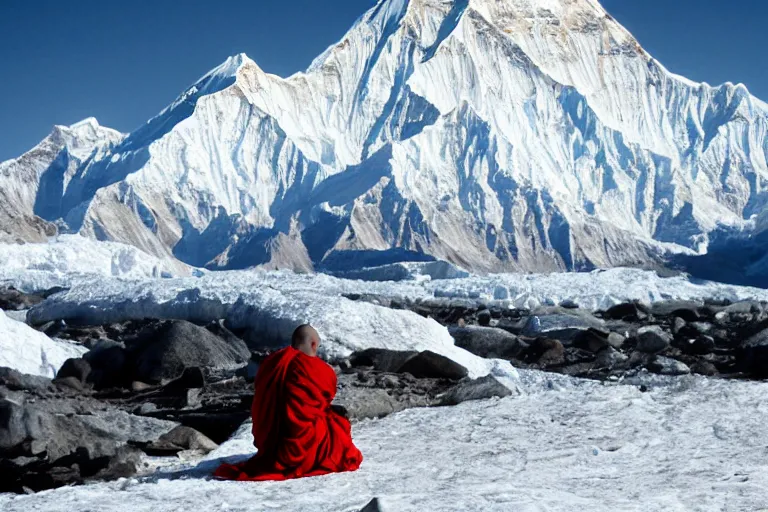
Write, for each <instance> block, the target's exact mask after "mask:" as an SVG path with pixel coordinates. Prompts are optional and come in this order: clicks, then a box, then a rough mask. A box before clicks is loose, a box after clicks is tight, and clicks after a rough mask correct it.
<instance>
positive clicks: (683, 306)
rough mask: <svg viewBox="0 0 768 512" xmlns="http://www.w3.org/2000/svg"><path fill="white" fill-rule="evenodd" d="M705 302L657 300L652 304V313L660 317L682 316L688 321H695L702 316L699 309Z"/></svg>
mask: <svg viewBox="0 0 768 512" xmlns="http://www.w3.org/2000/svg"><path fill="white" fill-rule="evenodd" d="M703 306H704V303H703V302H697V301H691V300H668V301H663V302H656V303H654V304H653V305H652V306H651V314H653V316H656V317H659V316H663V317H675V316H677V317H680V318H682V319H683V320H685V321H686V322H695V321H697V320H698V319H699V318H700V315H699V309H700V308H702V307H703Z"/></svg>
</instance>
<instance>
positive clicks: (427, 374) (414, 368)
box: [397, 350, 469, 380]
mask: <svg viewBox="0 0 768 512" xmlns="http://www.w3.org/2000/svg"><path fill="white" fill-rule="evenodd" d="M397 373H410V374H411V375H413V376H414V377H416V378H429V379H452V380H459V379H463V378H464V377H466V376H467V374H468V373H469V372H468V371H467V369H466V368H464V367H463V366H462V365H460V364H459V363H457V362H455V361H453V360H451V359H449V358H447V357H445V356H443V355H440V354H436V353H435V352H432V351H430V350H425V351H423V352H419V353H418V354H417V355H415V356H413V357H411V358H410V359H408V360H407V361H406V362H405V363H404V364H403V366H401V367H400V369H399V370H398V372H397Z"/></svg>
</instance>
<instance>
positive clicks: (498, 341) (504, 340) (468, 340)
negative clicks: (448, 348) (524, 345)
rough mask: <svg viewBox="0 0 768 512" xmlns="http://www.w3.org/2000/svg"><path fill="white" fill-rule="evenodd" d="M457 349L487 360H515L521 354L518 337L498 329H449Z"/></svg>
mask: <svg viewBox="0 0 768 512" xmlns="http://www.w3.org/2000/svg"><path fill="white" fill-rule="evenodd" d="M449 331H450V333H451V336H453V339H454V341H455V344H456V346H457V347H461V348H463V349H465V350H468V351H469V352H472V353H473V354H475V355H477V356H480V357H486V358H500V359H514V358H516V357H517V356H518V354H519V353H520V349H521V346H520V343H519V341H518V338H517V336H515V335H514V334H511V333H509V332H507V331H505V330H504V329H499V328H496V327H478V326H468V327H464V328H453V329H449Z"/></svg>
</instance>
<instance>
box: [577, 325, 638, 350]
mask: <svg viewBox="0 0 768 512" xmlns="http://www.w3.org/2000/svg"><path fill="white" fill-rule="evenodd" d="M624 341H625V339H624V336H622V335H621V334H617V333H615V332H609V333H606V332H605V331H602V330H599V329H588V330H586V331H584V332H582V333H581V334H579V335H578V336H577V337H576V338H575V339H574V340H573V346H574V347H577V348H581V349H583V350H588V351H589V352H592V353H597V352H599V351H601V350H603V349H604V348H606V347H613V348H621V346H622V345H623V344H624Z"/></svg>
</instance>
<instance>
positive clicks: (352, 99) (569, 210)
mask: <svg viewBox="0 0 768 512" xmlns="http://www.w3.org/2000/svg"><path fill="white" fill-rule="evenodd" d="M85 125H86V126H88V127H90V128H88V129H87V130H85V131H87V133H85V134H83V135H77V134H78V133H80V131H82V130H83V127H82V126H80V127H77V128H75V127H73V128H72V129H71V130H70V131H72V133H74V134H75V135H77V136H78V137H82V141H83V143H82V144H80V145H79V146H78V147H79V148H80V150H73V149H72V148H71V147H70V146H72V144H70V146H67V145H66V144H65V145H64V146H62V145H61V144H53V143H52V142H51V141H50V140H48V141H47V142H44V144H43V145H44V146H46V148H47V149H46V148H43V149H41V148H40V147H38V148H36V149H35V150H33V151H32V152H30V153H28V154H26V155H24V156H23V157H21V158H20V159H17V160H15V161H11V163H10V164H9V163H7V162H6V163H4V164H1V165H2V167H0V170H2V172H0V177H2V178H1V179H3V180H5V181H4V182H3V183H2V184H0V185H2V186H1V187H0V189H1V190H3V191H4V193H5V194H6V195H8V193H9V192H8V191H11V193H12V194H14V195H13V198H12V199H5V200H4V199H3V198H1V197H0V204H3V205H6V204H7V203H13V202H14V201H15V202H17V203H18V204H19V205H21V206H19V211H18V212H17V213H15V215H17V216H18V215H23V216H24V218H28V219H32V218H34V219H36V220H37V221H39V222H42V223H55V224H56V225H57V226H59V227H60V228H61V229H62V230H64V231H70V232H77V233H80V234H83V235H85V236H87V237H91V238H94V239H97V240H110V241H117V242H122V243H126V244H130V245H133V246H136V247H137V248H139V249H141V250H142V251H145V252H147V253H149V254H152V255H154V256H156V257H159V258H170V257H173V258H176V259H178V260H180V261H182V262H184V263H186V264H189V265H192V266H196V267H207V268H209V269H216V270H230V269H242V268H248V267H253V266H262V267H265V268H269V269H275V268H289V269H294V270H299V271H311V270H324V271H331V272H346V271H350V270H354V269H357V268H361V267H368V266H374V265H382V264H391V263H397V262H402V261H433V260H441V261H446V262H449V263H451V264H454V265H458V266H459V267H462V268H464V269H466V270H469V271H471V272H473V273H489V272H516V271H524V272H540V273H541V272H553V271H571V270H578V271H580V270H591V269H594V268H606V267H617V266H639V267H648V266H651V267H652V266H654V265H658V264H662V265H673V266H683V267H686V266H690V268H692V269H694V271H696V272H699V271H701V273H703V274H704V276H705V277H708V278H712V279H720V278H722V279H723V280H730V281H738V282H740V283H741V284H748V283H750V282H756V283H762V282H763V281H760V279H761V276H762V275H764V274H765V275H768V272H766V269H768V265H765V264H764V263H761V262H757V263H755V262H754V261H743V262H739V263H738V264H735V265H734V267H735V268H733V269H732V271H731V272H730V273H718V271H717V268H716V267H718V265H717V264H716V263H711V262H710V260H707V259H703V260H702V259H700V258H701V257H702V256H706V254H707V251H708V249H709V248H710V245H713V246H717V247H720V246H718V245H717V243H718V241H720V240H723V239H725V238H727V237H734V236H737V237H740V238H739V240H743V241H744V244H745V245H747V246H749V244H750V243H751V240H752V239H753V238H754V237H753V235H758V234H760V233H762V232H763V228H762V226H764V225H765V223H764V222H762V221H761V220H760V219H761V218H762V216H761V214H763V212H765V208H764V205H765V199H766V193H765V189H766V183H768V181H767V179H768V163H767V160H768V137H767V136H766V135H767V132H768V106H767V105H766V104H765V103H763V102H762V101H760V100H758V99H756V98H754V97H753V96H751V95H750V94H749V92H748V91H747V89H746V88H745V87H744V86H743V85H734V84H730V83H727V84H724V85H722V86H719V87H712V86H709V85H707V84H699V83H694V82H692V81H690V80H687V79H685V78H683V77H680V76H677V75H675V74H672V73H670V72H669V71H667V70H666V69H665V68H664V67H663V66H662V65H661V64H660V63H659V62H658V61H656V60H655V59H654V58H653V57H652V56H650V55H649V54H648V53H647V52H646V51H645V50H644V49H643V48H642V47H641V46H640V44H639V43H638V41H637V40H636V39H635V38H634V37H633V36H632V35H631V34H630V33H629V32H628V31H627V30H625V29H624V28H623V27H622V26H621V25H620V24H618V23H617V22H616V21H615V20H614V19H613V18H612V17H611V16H610V14H608V13H607V12H606V11H605V10H604V9H603V8H602V7H601V6H600V5H599V3H598V2H597V1H596V0H572V1H563V0H505V1H503V2H502V1H495V0H452V1H447V0H382V1H380V2H379V3H378V4H377V5H376V6H375V7H374V8H372V9H371V10H370V11H368V12H367V13H365V14H363V15H362V16H361V18H360V19H359V20H358V21H357V22H356V23H355V25H354V26H353V27H352V28H351V29H350V30H349V32H348V33H347V34H345V35H344V36H343V37H342V38H341V40H340V41H339V42H338V43H336V44H334V45H332V46H331V47H329V48H328V49H327V50H326V51H325V52H324V53H323V54H322V55H321V56H319V57H318V58H317V59H316V60H315V61H314V62H313V63H312V65H311V66H310V67H309V68H308V69H307V70H306V71H305V72H300V73H297V74H295V75H293V76H290V77H287V78H280V77H277V76H275V75H271V74H269V73H266V72H265V71H263V70H262V69H261V68H259V66H258V65H257V64H256V63H255V62H254V61H252V60H251V59H249V58H248V57H247V56H245V55H243V54H240V55H236V56H233V57H231V58H229V59H228V60H227V61H226V62H224V63H223V64H222V65H221V66H219V67H217V68H215V69H214V70H212V71H211V72H209V73H207V74H206V75H204V76H203V77H201V78H200V79H199V80H198V81H196V82H195V84H194V85H192V86H190V87H189V88H188V89H187V90H185V91H184V92H183V93H182V94H181V95H180V96H179V98H177V99H176V100H175V101H174V102H173V103H172V104H171V105H169V106H168V107H167V108H166V109H165V110H163V112H161V113H160V114H159V115H158V116H156V117H155V118H153V119H151V120H150V121H148V123H147V124H146V125H144V126H142V127H141V128H139V129H138V130H136V131H134V132H133V133H131V134H129V135H122V134H118V133H117V132H113V131H108V130H107V129H104V128H101V127H98V126H97V124H96V123H95V121H88V122H86V123H85ZM91 128H93V130H91ZM78 140H80V139H78ZM48 146H50V148H48ZM60 148H63V149H60ZM57 151H58V153H57ZM39 153H43V156H40V155H39ZM86 153H87V155H86ZM61 154H64V155H69V156H68V157H67V158H63V157H62V158H63V160H65V161H66V165H63V164H62V163H61V162H59V160H62V158H60V155H61ZM57 155H58V156H57ZM57 158H58V160H57ZM52 160H56V162H59V163H56V162H54V163H51V161H52ZM16 198H18V200H17V199H16ZM36 229H37V231H35V232H34V233H32V234H30V233H28V232H29V231H34V229H32V228H28V229H27V230H26V232H27V233H26V236H27V238H37V239H40V238H41V237H42V235H41V234H40V233H39V232H40V230H41V229H42V228H41V227H40V226H37V227H36ZM43 231H44V230H43ZM33 235H34V236H33ZM14 236H16V237H19V236H21V235H20V234H19V233H16V234H14ZM22 238H24V237H22ZM720 250H722V249H720ZM726 250H727V249H726ZM714 261H715V262H716V261H717V259H716V258H715V260H714ZM713 268H714V270H713ZM745 276H746V277H745Z"/></svg>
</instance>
